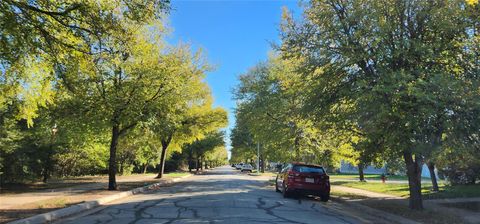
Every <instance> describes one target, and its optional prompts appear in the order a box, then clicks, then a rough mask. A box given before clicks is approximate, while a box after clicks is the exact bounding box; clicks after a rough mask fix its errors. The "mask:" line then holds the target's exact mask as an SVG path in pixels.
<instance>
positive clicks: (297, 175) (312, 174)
mask: <svg viewBox="0 0 480 224" xmlns="http://www.w3.org/2000/svg"><path fill="white" fill-rule="evenodd" d="M275 190H276V191H277V192H281V193H282V194H283V197H285V198H286V197H290V196H291V195H294V194H296V195H298V194H302V195H314V196H319V197H320V199H321V200H322V201H328V200H329V199H330V177H329V176H328V175H327V173H326V172H325V170H324V169H323V167H321V166H317V165H307V164H303V163H290V164H287V165H286V166H285V167H284V168H283V169H282V170H281V171H280V173H279V174H278V175H277V178H276V181H275Z"/></svg>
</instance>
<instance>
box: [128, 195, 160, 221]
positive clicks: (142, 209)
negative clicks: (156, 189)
mask: <svg viewBox="0 0 480 224" xmlns="http://www.w3.org/2000/svg"><path fill="white" fill-rule="evenodd" d="M164 200H165V199H160V200H158V201H154V202H151V203H150V204H146V205H143V204H144V203H140V204H139V205H136V206H135V208H136V210H135V219H134V220H133V221H131V222H129V224H134V223H136V222H138V220H140V219H143V218H144V217H143V214H146V215H148V218H153V215H152V214H150V213H147V212H145V210H147V209H149V208H152V207H154V206H155V205H156V204H157V203H158V202H162V201H164ZM141 205H142V206H141Z"/></svg>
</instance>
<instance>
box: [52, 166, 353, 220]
mask: <svg viewBox="0 0 480 224" xmlns="http://www.w3.org/2000/svg"><path fill="white" fill-rule="evenodd" d="M262 178H263V179H262ZM338 206H340V205H339V204H338V203H335V202H327V203H324V202H319V201H317V200H314V199H310V198H302V199H284V198H283V197H282V195H281V194H280V193H276V192H275V191H274V189H273V187H272V186H268V184H267V182H266V181H265V177H253V176H249V175H246V174H241V173H240V172H238V171H236V170H233V168H231V167H227V166H225V167H220V168H217V169H214V170H211V171H209V172H207V173H206V174H204V175H196V176H193V177H190V178H187V179H185V180H183V181H182V182H179V183H177V184H175V185H174V186H171V187H164V188H161V189H159V190H157V191H153V192H149V193H146V194H140V195H135V196H132V197H128V198H126V199H123V200H121V201H116V202H115V203H113V204H111V205H108V206H105V207H102V208H98V209H94V210H92V211H89V212H87V213H84V214H80V215H77V216H75V217H72V218H70V219H67V220H62V221H59V222H57V223H119V224H120V223H229V224H233V223H242V224H245V223H248V224H253V223H329V224H331V223H361V221H359V220H357V219H356V218H353V217H351V216H349V215H348V214H346V213H345V211H342V209H341V208H339V207H338Z"/></svg>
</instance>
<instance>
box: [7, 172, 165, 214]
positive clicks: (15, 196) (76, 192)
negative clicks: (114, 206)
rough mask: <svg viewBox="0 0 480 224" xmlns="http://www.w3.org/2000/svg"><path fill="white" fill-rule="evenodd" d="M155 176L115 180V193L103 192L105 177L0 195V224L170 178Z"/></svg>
mask: <svg viewBox="0 0 480 224" xmlns="http://www.w3.org/2000/svg"><path fill="white" fill-rule="evenodd" d="M155 177H156V174H146V175H131V176H118V177H117V184H118V185H119V187H120V189H119V190H118V191H109V190H107V186H108V177H107V176H99V177H94V178H93V179H92V180H89V183H81V184H78V185H75V186H71V187H64V188H53V189H42V190H38V191H33V192H26V193H8V194H0V223H3V222H8V221H12V220H15V219H20V218H25V217H30V216H33V215H36V214H41V213H46V212H50V211H54V210H57V209H61V208H64V207H68V206H71V205H75V204H79V203H83V202H86V201H92V200H96V199H99V198H103V197H107V196H112V195H115V194H118V193H120V192H123V191H127V190H130V189H134V188H137V187H142V186H146V185H150V184H154V183H160V182H165V181H168V180H171V179H174V178H173V177H165V178H162V179H161V180H159V179H154V178H155Z"/></svg>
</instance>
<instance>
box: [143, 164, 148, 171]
mask: <svg viewBox="0 0 480 224" xmlns="http://www.w3.org/2000/svg"><path fill="white" fill-rule="evenodd" d="M147 168H148V163H145V165H143V173H144V174H145V173H147Z"/></svg>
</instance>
